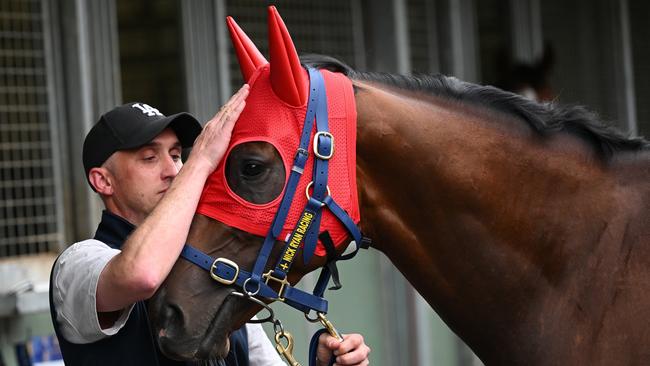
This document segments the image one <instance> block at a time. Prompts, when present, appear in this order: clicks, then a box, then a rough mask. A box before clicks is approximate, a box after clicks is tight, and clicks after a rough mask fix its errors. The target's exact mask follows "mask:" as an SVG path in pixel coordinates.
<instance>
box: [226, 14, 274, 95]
mask: <svg viewBox="0 0 650 366" xmlns="http://www.w3.org/2000/svg"><path fill="white" fill-rule="evenodd" d="M226 23H227V24H228V30H229V31H230V39H231V40H232V45H233V47H234V48H235V53H236V54H237V60H238V61H239V68H240V69H241V74H242V76H243V77H244V80H245V81H246V82H248V81H249V80H250V78H251V76H253V73H255V70H257V69H258V68H260V67H261V66H264V65H266V64H267V63H268V61H266V59H265V58H264V56H262V54H261V53H260V51H259V50H258V49H257V47H255V44H254V43H253V41H251V39H250V38H248V36H247V35H246V33H244V31H243V30H242V29H241V28H239V25H237V23H236V22H235V20H234V19H233V18H232V17H227V18H226Z"/></svg>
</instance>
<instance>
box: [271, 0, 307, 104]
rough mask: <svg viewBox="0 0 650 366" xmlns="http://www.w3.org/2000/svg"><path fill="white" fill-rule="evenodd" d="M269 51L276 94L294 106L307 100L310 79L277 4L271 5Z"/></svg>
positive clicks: (272, 81)
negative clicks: (276, 6)
mask: <svg viewBox="0 0 650 366" xmlns="http://www.w3.org/2000/svg"><path fill="white" fill-rule="evenodd" d="M269 53H270V56H271V86H272V87H273V91H274V92H275V94H276V95H277V96H278V97H280V99H282V100H284V101H285V102H286V103H288V104H290V105H292V106H301V105H303V104H304V103H305V102H306V101H307V89H308V88H309V81H308V80H307V77H306V75H305V71H304V70H303V68H302V66H301V65H300V59H299V58H298V53H297V52H296V48H295V46H294V45H293V41H292V40H291V36H290V35H289V31H288V30H287V27H286V26H285V25H284V22H283V21H282V18H280V14H278V11H277V9H276V8H275V6H269Z"/></svg>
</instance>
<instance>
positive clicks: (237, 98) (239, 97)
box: [213, 84, 249, 120]
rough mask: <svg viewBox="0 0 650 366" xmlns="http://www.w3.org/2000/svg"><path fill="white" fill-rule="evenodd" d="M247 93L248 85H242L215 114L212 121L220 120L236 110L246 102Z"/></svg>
mask: <svg viewBox="0 0 650 366" xmlns="http://www.w3.org/2000/svg"><path fill="white" fill-rule="evenodd" d="M248 91H249V86H248V84H244V85H243V86H242V87H241V88H239V90H238V91H237V93H235V94H233V96H231V97H230V99H229V100H228V101H227V102H226V104H224V105H223V106H222V107H221V108H220V109H219V111H218V112H217V114H216V115H215V116H214V118H213V119H217V120H218V119H221V118H223V117H224V116H225V115H227V114H229V113H230V111H231V110H232V109H234V108H236V107H237V106H238V105H240V104H241V102H243V101H244V100H246V97H247V96H248Z"/></svg>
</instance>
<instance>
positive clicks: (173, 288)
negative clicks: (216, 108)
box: [149, 7, 359, 359]
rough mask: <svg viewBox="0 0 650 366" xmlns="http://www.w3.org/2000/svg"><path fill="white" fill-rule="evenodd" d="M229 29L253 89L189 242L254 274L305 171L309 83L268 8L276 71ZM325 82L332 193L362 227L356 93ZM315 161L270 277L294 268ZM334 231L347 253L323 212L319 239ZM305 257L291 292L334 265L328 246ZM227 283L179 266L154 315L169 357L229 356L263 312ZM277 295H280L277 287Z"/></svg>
mask: <svg viewBox="0 0 650 366" xmlns="http://www.w3.org/2000/svg"><path fill="white" fill-rule="evenodd" d="M228 27H229V30H230V33H231V38H232V41H233V44H234V47H235V50H236V54H237V57H238V59H239V63H240V66H241V71H242V73H243V76H244V79H245V80H247V83H248V84H249V85H250V86H251V88H250V94H249V97H248V99H247V105H246V108H245V109H244V111H243V112H242V114H241V116H240V118H239V120H238V122H237V125H236V126H235V129H234V130H233V134H232V139H231V142H230V146H229V149H228V151H227V152H226V157H225V159H224V160H223V161H222V162H221V164H220V165H219V167H217V169H216V170H215V172H214V173H213V174H212V175H211V176H210V178H209V179H208V181H207V183H206V186H205V188H204V192H203V195H202V198H201V201H200V203H199V207H198V209H197V215H196V216H195V218H194V221H193V223H192V227H191V229H190V233H189V236H188V239H187V242H188V243H189V244H191V245H192V246H194V247H196V248H197V249H199V250H201V251H202V252H204V253H206V254H208V255H209V256H211V257H213V258H225V259H227V260H229V261H232V262H234V263H236V265H237V266H238V268H239V269H240V270H242V271H244V270H245V271H248V272H250V271H252V270H253V265H254V263H255V262H256V259H257V256H258V253H259V252H260V248H261V247H262V243H263V240H264V237H265V236H267V233H268V232H269V229H270V228H271V226H272V225H271V224H272V221H273V218H274V215H275V213H276V211H277V210H278V208H279V207H280V204H281V200H282V197H283V194H285V193H286V191H287V188H286V186H287V181H288V180H289V175H290V173H291V171H292V169H293V170H294V171H295V169H296V168H295V167H294V157H295V156H296V152H297V151H298V148H299V142H300V136H301V132H302V131H301V130H302V127H303V125H304V119H305V115H306V113H307V112H306V110H307V105H308V98H309V96H310V90H309V88H310V80H309V76H308V73H307V72H306V70H305V69H304V68H303V67H302V66H301V65H300V61H299V59H298V56H297V53H296V50H295V48H294V46H293V43H292V41H291V38H290V36H289V33H288V31H287V29H286V27H285V25H284V23H283V22H282V19H281V18H280V16H279V15H278V13H277V11H276V10H275V8H274V7H270V8H269V49H270V56H271V57H270V62H267V61H266V59H265V58H264V56H262V54H261V53H260V52H259V51H258V50H257V48H256V47H255V45H254V44H253V43H252V42H251V40H250V39H249V38H248V37H247V36H246V35H245V34H244V33H243V31H242V30H241V29H240V28H239V27H238V26H237V24H236V23H235V22H234V21H233V20H232V19H231V18H228ZM323 73H324V74H325V73H326V72H324V71H323ZM323 77H324V81H325V85H326V87H327V90H328V93H327V99H328V104H327V108H326V109H327V111H328V113H329V124H330V126H329V128H330V131H331V133H332V135H334V136H337V137H336V138H337V145H336V149H337V150H336V151H337V153H336V155H334V157H333V158H331V159H330V160H329V161H328V164H329V175H330V177H331V178H332V179H330V181H329V183H327V189H328V191H331V195H332V197H333V198H334V199H336V201H337V202H338V204H339V205H340V206H342V207H343V208H344V209H345V210H346V211H347V212H348V214H349V215H350V217H351V218H352V219H353V220H354V221H355V222H358V220H359V211H358V202H357V197H356V167H355V164H356V161H355V156H354V149H355V136H356V135H355V134H356V125H355V123H354V122H355V119H356V111H355V105H354V99H353V98H354V95H353V91H352V86H351V83H350V81H349V80H348V79H347V78H345V77H344V76H343V75H340V74H334V73H329V72H327V74H326V75H323ZM350 121H351V122H352V123H350ZM312 135H313V132H312ZM339 136H340V137H339ZM311 141H312V140H311V138H310V149H311V145H312V144H311ZM312 155H313V154H312V153H311V152H310V153H309V158H308V160H307V163H306V166H305V168H304V173H303V174H302V176H301V177H300V178H299V181H298V183H297V190H296V191H295V192H296V193H295V195H294V197H293V199H292V205H291V207H290V209H289V210H288V214H287V219H286V222H285V223H280V224H279V225H274V226H273V227H274V230H273V237H274V238H277V241H276V243H275V245H274V246H273V249H272V251H271V253H270V256H269V257H270V259H269V260H268V262H267V263H266V267H265V269H264V272H266V271H268V270H270V269H273V268H274V267H275V266H276V263H277V262H278V259H279V258H280V256H281V254H284V255H282V257H283V258H285V256H286V254H285V253H283V248H284V241H285V240H286V239H287V237H288V236H289V234H291V233H292V232H293V231H294V228H295V227H296V225H297V224H298V221H299V218H300V217H301V213H302V210H303V208H304V207H305V205H306V203H307V197H306V193H305V192H308V194H313V195H315V194H316V193H314V192H313V191H312V190H311V189H309V188H308V185H309V182H310V181H312V176H313V171H314V169H313V168H312V164H313V160H314V158H313V156H312ZM324 188H326V187H322V190H323V191H324ZM325 230H326V231H327V232H328V234H329V235H330V237H331V239H332V242H333V243H334V245H335V246H336V250H337V251H338V252H340V251H342V250H343V249H345V248H344V247H345V246H344V245H341V244H343V243H345V242H346V238H347V237H348V234H347V231H346V230H345V229H344V228H343V226H342V225H340V224H339V223H338V221H337V220H336V219H335V218H334V216H333V215H332V214H331V213H329V212H323V214H322V219H321V226H320V230H319V231H317V232H316V234H318V233H319V232H323V231H325ZM305 236H306V235H305ZM292 237H293V236H292ZM297 252H298V254H295V253H293V254H291V255H292V256H295V258H297V260H295V261H294V262H293V265H292V266H291V270H290V272H288V277H287V278H288V280H289V282H290V283H291V284H294V283H296V282H297V281H298V280H299V279H300V278H301V277H302V276H303V275H304V274H306V273H308V272H309V271H311V270H313V269H316V268H318V267H321V266H323V265H324V264H325V261H326V250H325V249H324V247H323V246H322V244H321V243H320V242H318V245H317V246H316V248H315V249H314V248H312V249H311V250H310V251H306V250H305V251H304V252H305V253H304V254H303V253H302V252H303V251H297ZM312 254H315V255H313V257H312ZM233 268H234V267H233ZM219 282H221V283H219ZM219 282H215V281H214V280H213V279H212V278H211V276H210V275H209V274H208V273H207V272H206V271H203V270H202V269H201V268H199V267H198V266H195V265H194V264H192V263H190V262H187V261H185V260H183V259H179V261H178V262H177V263H176V264H175V266H174V268H173V269H172V271H171V273H170V274H169V276H168V277H167V279H166V281H165V283H164V284H163V285H162V286H161V287H160V289H159V291H158V293H157V294H156V296H155V297H154V298H153V299H152V300H151V303H150V306H149V308H150V317H151V320H152V325H153V327H154V332H155V334H156V336H157V338H158V341H159V344H160V346H161V349H162V350H163V351H164V352H165V353H167V354H168V355H170V356H172V357H176V358H182V359H204V358H208V357H214V356H221V357H223V356H225V354H226V353H227V351H228V335H229V334H230V332H232V331H234V330H236V329H238V328H240V327H241V326H242V325H243V324H244V323H245V322H246V321H247V320H249V319H250V318H251V317H252V316H253V315H254V314H255V313H257V312H258V311H259V310H260V309H261V307H260V306H259V305H257V304H255V303H253V302H251V301H248V300H246V299H244V298H241V297H236V296H229V295H230V294H231V293H232V292H233V291H235V290H236V287H235V286H234V285H229V284H228V283H227V281H219ZM224 282H226V283H224ZM269 286H271V287H273V288H276V289H279V286H278V283H275V282H273V281H271V282H270V283H269ZM238 291H241V288H239V289H238ZM249 292H253V291H249Z"/></svg>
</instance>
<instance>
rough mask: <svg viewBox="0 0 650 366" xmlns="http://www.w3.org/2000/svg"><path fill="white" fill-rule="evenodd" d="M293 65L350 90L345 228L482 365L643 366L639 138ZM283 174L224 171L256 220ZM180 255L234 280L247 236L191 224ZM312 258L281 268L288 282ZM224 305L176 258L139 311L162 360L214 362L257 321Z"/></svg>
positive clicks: (448, 84)
mask: <svg viewBox="0 0 650 366" xmlns="http://www.w3.org/2000/svg"><path fill="white" fill-rule="evenodd" d="M270 47H271V51H270V52H271V63H270V64H271V65H270V67H271V69H272V70H273V67H274V53H273V52H274V51H273V47H274V46H273V45H271V46H270ZM285 51H286V50H284V51H283V52H285ZM292 52H293V53H295V49H293V51H291V50H289V54H290V55H289V57H295V59H297V54H296V55H293V54H292ZM285 53H286V52H285ZM240 62H242V61H241V59H240ZM302 62H303V64H304V65H308V66H311V67H315V68H318V69H323V70H325V69H326V70H330V71H331V72H335V73H342V74H344V75H345V77H347V78H349V80H350V81H351V83H352V85H353V87H354V101H355V104H356V111H357V119H356V124H357V129H356V131H357V141H356V154H357V155H356V182H357V186H358V200H359V207H360V212H361V217H362V220H361V222H360V227H361V230H362V231H363V233H364V234H365V235H367V236H369V237H371V238H373V243H372V247H373V248H375V249H377V250H379V251H381V252H383V253H384V254H385V255H386V256H388V258H390V260H391V261H392V262H393V263H394V265H395V266H396V267H397V268H398V269H399V270H400V271H401V272H402V273H403V274H404V275H405V276H406V278H407V279H408V280H409V281H410V283H411V284H412V285H413V286H414V287H415V288H416V289H417V291H418V292H419V293H420V294H421V295H422V296H423V297H424V298H425V299H426V301H427V302H428V303H429V304H430V305H431V307H432V308H433V309H434V310H435V311H436V312H437V313H438V314H439V315H440V317H441V318H442V319H443V320H444V321H445V322H446V324H447V325H448V326H449V327H450V328H451V329H452V330H453V331H454V332H455V333H456V334H458V336H460V338H462V339H463V340H464V341H465V342H466V343H467V344H468V346H469V347H470V348H471V349H472V350H473V351H474V352H475V353H476V355H477V356H478V357H479V358H480V359H481V360H482V361H483V362H484V363H485V364H488V365H499V364H508V365H588V364H600V365H642V364H645V365H647V364H650V346H649V345H650V220H649V218H650V213H649V212H650V183H649V182H650V144H649V143H648V142H647V141H646V140H644V139H642V138H629V137H625V136H624V135H622V134H621V133H619V132H617V131H615V130H614V129H612V128H609V127H605V126H604V125H603V124H601V122H600V121H598V119H597V118H596V117H595V115H594V114H591V113H590V112H588V111H586V110H585V109H583V108H580V107H566V106H558V105H554V104H539V103H537V102H533V101H530V100H527V99H524V98H522V97H520V96H517V95H515V94H512V93H509V92H504V91H502V90H499V89H496V88H493V87H489V86H480V85H475V84H471V83H466V82H463V81H460V80H457V79H455V78H453V77H445V76H439V75H438V76H407V75H393V74H385V73H369V72H361V71H356V70H353V69H351V68H350V67H348V66H346V65H345V64H343V63H342V62H339V61H337V60H335V59H333V58H329V57H311V58H303V60H302ZM254 66H255V65H254ZM242 70H243V71H244V67H243V66H242ZM298 71H299V72H302V71H301V70H295V69H294V70H293V72H298ZM294 75H295V73H294ZM246 76H247V75H246V72H245V77H246ZM246 79H247V78H246ZM247 80H248V79H247ZM255 88H256V85H255V84H252V85H251V93H253V90H255ZM334 92H335V91H334ZM328 93H329V92H328ZM246 108H252V109H254V108H260V106H258V105H256V104H255V103H254V102H253V101H249V102H248V103H247V106H246ZM268 118H269V119H272V118H273V116H272V115H269V116H268ZM240 121H241V119H240ZM236 128H237V127H236ZM260 174H262V176H261V178H260ZM287 174H288V172H286V169H285V165H284V164H283V163H282V161H281V157H280V155H279V154H278V151H277V150H276V149H275V148H273V146H271V145H270V144H269V143H266V142H260V141H252V142H248V143H245V144H241V145H239V146H238V147H236V148H234V149H232V150H230V152H229V154H228V155H227V158H226V162H225V175H226V179H227V181H228V185H229V186H230V189H232V190H233V191H235V192H236V193H237V194H238V195H240V196H241V197H242V198H244V199H247V200H249V201H250V202H254V203H259V204H260V205H263V204H266V203H268V202H271V201H272V200H273V199H275V198H276V197H277V196H278V195H279V194H280V193H281V192H282V190H283V187H284V185H285V182H286V177H287ZM253 178H255V179H253ZM258 178H259V179H258ZM187 241H188V243H191V244H192V245H194V246H195V247H197V248H199V249H201V250H203V251H205V252H206V253H208V254H210V255H213V256H219V257H225V258H229V259H231V260H234V261H236V262H237V263H238V264H239V266H240V268H243V269H247V270H251V267H252V265H253V263H254V262H255V258H256V256H257V253H258V252H259V250H260V247H261V243H262V238H261V237H259V236H258V235H252V234H249V233H247V232H245V231H243V230H240V229H236V228H234V227H231V226H228V225H225V224H223V223H221V222H218V221H216V220H214V219H212V218H209V217H207V216H204V215H200V214H197V215H196V216H195V218H194V221H193V223H192V227H191V229H190V233H189V235H188V238H187ZM337 249H339V250H343V248H337ZM279 255H280V246H279V245H276V248H275V249H274V251H273V253H272V255H271V257H273V258H277V257H278V256H279ZM325 261H326V260H325V258H324V257H320V256H314V257H313V258H312V260H311V261H310V262H309V263H301V262H300V261H298V262H296V263H295V265H294V270H292V272H291V273H290V275H289V280H290V282H291V283H296V282H297V281H298V280H299V279H300V278H301V277H302V276H303V275H304V274H306V273H308V272H310V271H312V270H314V269H316V268H319V267H321V266H323V265H324V264H325ZM368 285H370V286H379V285H380V284H379V283H377V284H368ZM233 291H234V288H233V287H232V286H224V285H219V284H216V283H215V282H214V281H212V280H211V279H210V276H208V275H206V273H205V272H204V271H202V270H201V269H199V268H198V267H196V266H194V265H192V264H191V263H189V262H187V261H185V260H182V259H180V260H179V261H178V262H177V263H176V264H175V266H174V267H173V269H172V271H171V273H170V275H169V276H168V278H167V279H166V281H165V282H164V284H163V285H162V286H161V288H160V289H159V291H158V292H157V294H156V295H155V297H154V298H153V299H152V300H151V303H150V315H151V319H152V324H153V326H154V329H155V333H156V335H157V337H158V342H159V344H160V345H161V349H162V350H163V351H164V352H165V353H167V354H169V355H172V356H174V357H176V358H184V359H201V358H207V357H212V356H224V355H225V353H226V352H227V350H228V341H227V339H228V337H227V336H228V334H229V333H230V332H231V331H233V330H235V329H238V328H239V327H241V326H243V324H244V323H246V322H247V321H248V320H249V319H250V318H251V317H252V316H253V315H254V314H256V313H257V312H258V311H259V310H260V309H261V307H260V306H259V305H256V304H254V303H252V302H249V301H247V300H245V299H242V298H239V297H233V296H228V295H229V294H230V293H231V292H233Z"/></svg>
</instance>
